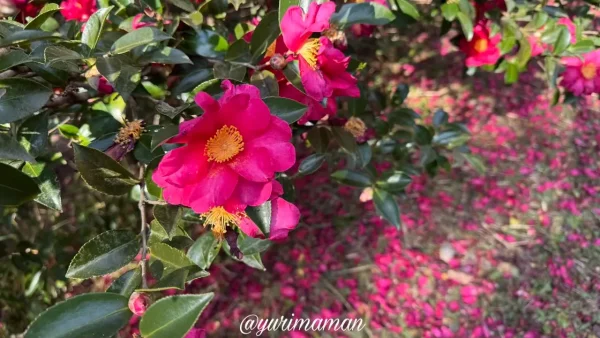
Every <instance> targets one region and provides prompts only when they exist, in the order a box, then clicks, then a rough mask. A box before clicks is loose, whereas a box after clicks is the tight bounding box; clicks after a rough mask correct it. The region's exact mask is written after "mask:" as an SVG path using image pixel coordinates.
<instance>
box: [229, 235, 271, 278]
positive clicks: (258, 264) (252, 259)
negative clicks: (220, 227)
mask: <svg viewBox="0 0 600 338" xmlns="http://www.w3.org/2000/svg"><path fill="white" fill-rule="evenodd" d="M223 250H225V253H227V254H228V255H229V256H230V257H231V258H233V260H235V261H237V262H242V263H244V264H246V265H248V266H249V267H251V268H253V269H257V270H261V271H265V270H266V269H265V266H264V264H263V262H262V259H261V258H260V254H254V255H244V257H242V259H241V260H239V259H237V258H235V257H233V256H231V250H230V248H229V244H227V242H226V241H225V242H223Z"/></svg>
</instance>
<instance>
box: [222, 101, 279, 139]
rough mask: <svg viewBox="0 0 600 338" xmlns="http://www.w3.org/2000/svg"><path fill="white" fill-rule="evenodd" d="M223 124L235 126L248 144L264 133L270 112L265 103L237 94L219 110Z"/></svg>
mask: <svg viewBox="0 0 600 338" xmlns="http://www.w3.org/2000/svg"><path fill="white" fill-rule="evenodd" d="M221 114H223V121H224V123H225V124H228V125H233V126H235V127H236V128H237V129H238V130H239V132H240V134H242V136H243V138H244V142H248V141H250V140H252V139H254V138H255V137H257V136H259V135H260V134H262V133H263V132H265V131H266V129H267V127H268V125H269V121H271V112H270V111H269V107H268V106H267V105H266V104H265V102H264V101H263V100H261V99H259V98H250V96H249V95H248V94H238V95H236V96H234V97H232V98H231V99H230V100H229V101H227V103H225V104H224V105H223V107H222V109H221Z"/></svg>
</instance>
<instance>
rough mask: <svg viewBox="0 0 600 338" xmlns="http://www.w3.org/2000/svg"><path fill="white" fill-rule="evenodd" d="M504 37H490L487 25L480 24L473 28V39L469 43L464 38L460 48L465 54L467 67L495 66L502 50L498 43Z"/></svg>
mask: <svg viewBox="0 0 600 338" xmlns="http://www.w3.org/2000/svg"><path fill="white" fill-rule="evenodd" d="M501 39H502V37H501V36H500V35H499V34H498V35H494V36H492V37H490V31H489V30H488V29H487V27H486V26H485V24H478V25H477V26H475V27H474V28H473V39H471V41H467V39H466V38H463V39H462V40H461V41H460V44H459V47H460V50H462V51H463V52H464V53H465V54H467V59H466V61H465V63H466V65H467V67H479V66H483V65H493V64H495V63H496V61H498V59H499V58H500V49H498V43H499V42H500V40H501Z"/></svg>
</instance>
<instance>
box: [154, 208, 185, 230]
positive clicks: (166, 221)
mask: <svg viewBox="0 0 600 338" xmlns="http://www.w3.org/2000/svg"><path fill="white" fill-rule="evenodd" d="M153 212H154V218H155V219H156V221H158V223H159V224H160V225H161V226H162V227H163V229H165V232H166V233H167V236H168V237H169V239H172V238H173V236H175V234H176V233H177V229H178V228H179V227H180V226H182V222H183V220H182V216H183V209H182V208H181V207H179V206H174V205H168V204H167V205H156V206H154V211H153Z"/></svg>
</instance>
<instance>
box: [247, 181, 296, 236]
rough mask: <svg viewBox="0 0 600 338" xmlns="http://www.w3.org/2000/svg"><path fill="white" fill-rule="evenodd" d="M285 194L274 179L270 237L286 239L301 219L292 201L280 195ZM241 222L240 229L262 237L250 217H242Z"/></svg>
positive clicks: (250, 234)
mask: <svg viewBox="0 0 600 338" xmlns="http://www.w3.org/2000/svg"><path fill="white" fill-rule="evenodd" d="M282 194H283V188H282V187H281V184H279V182H277V181H273V192H272V194H271V225H270V233H269V239H271V240H279V239H285V238H287V236H288V233H289V232H290V231H291V230H293V229H294V228H295V227H296V225H297V224H298V221H299V220H300V211H299V210H298V208H297V207H296V206H295V205H293V204H292V203H290V202H288V201H286V200H284V199H283V198H281V197H279V196H281V195H282ZM240 220H241V222H240V223H239V227H240V229H242V231H243V232H244V233H245V234H246V235H248V236H251V237H262V232H261V231H260V230H259V229H258V226H256V224H255V223H254V222H253V221H252V220H251V219H250V218H248V217H242V218H241V219H240Z"/></svg>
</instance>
